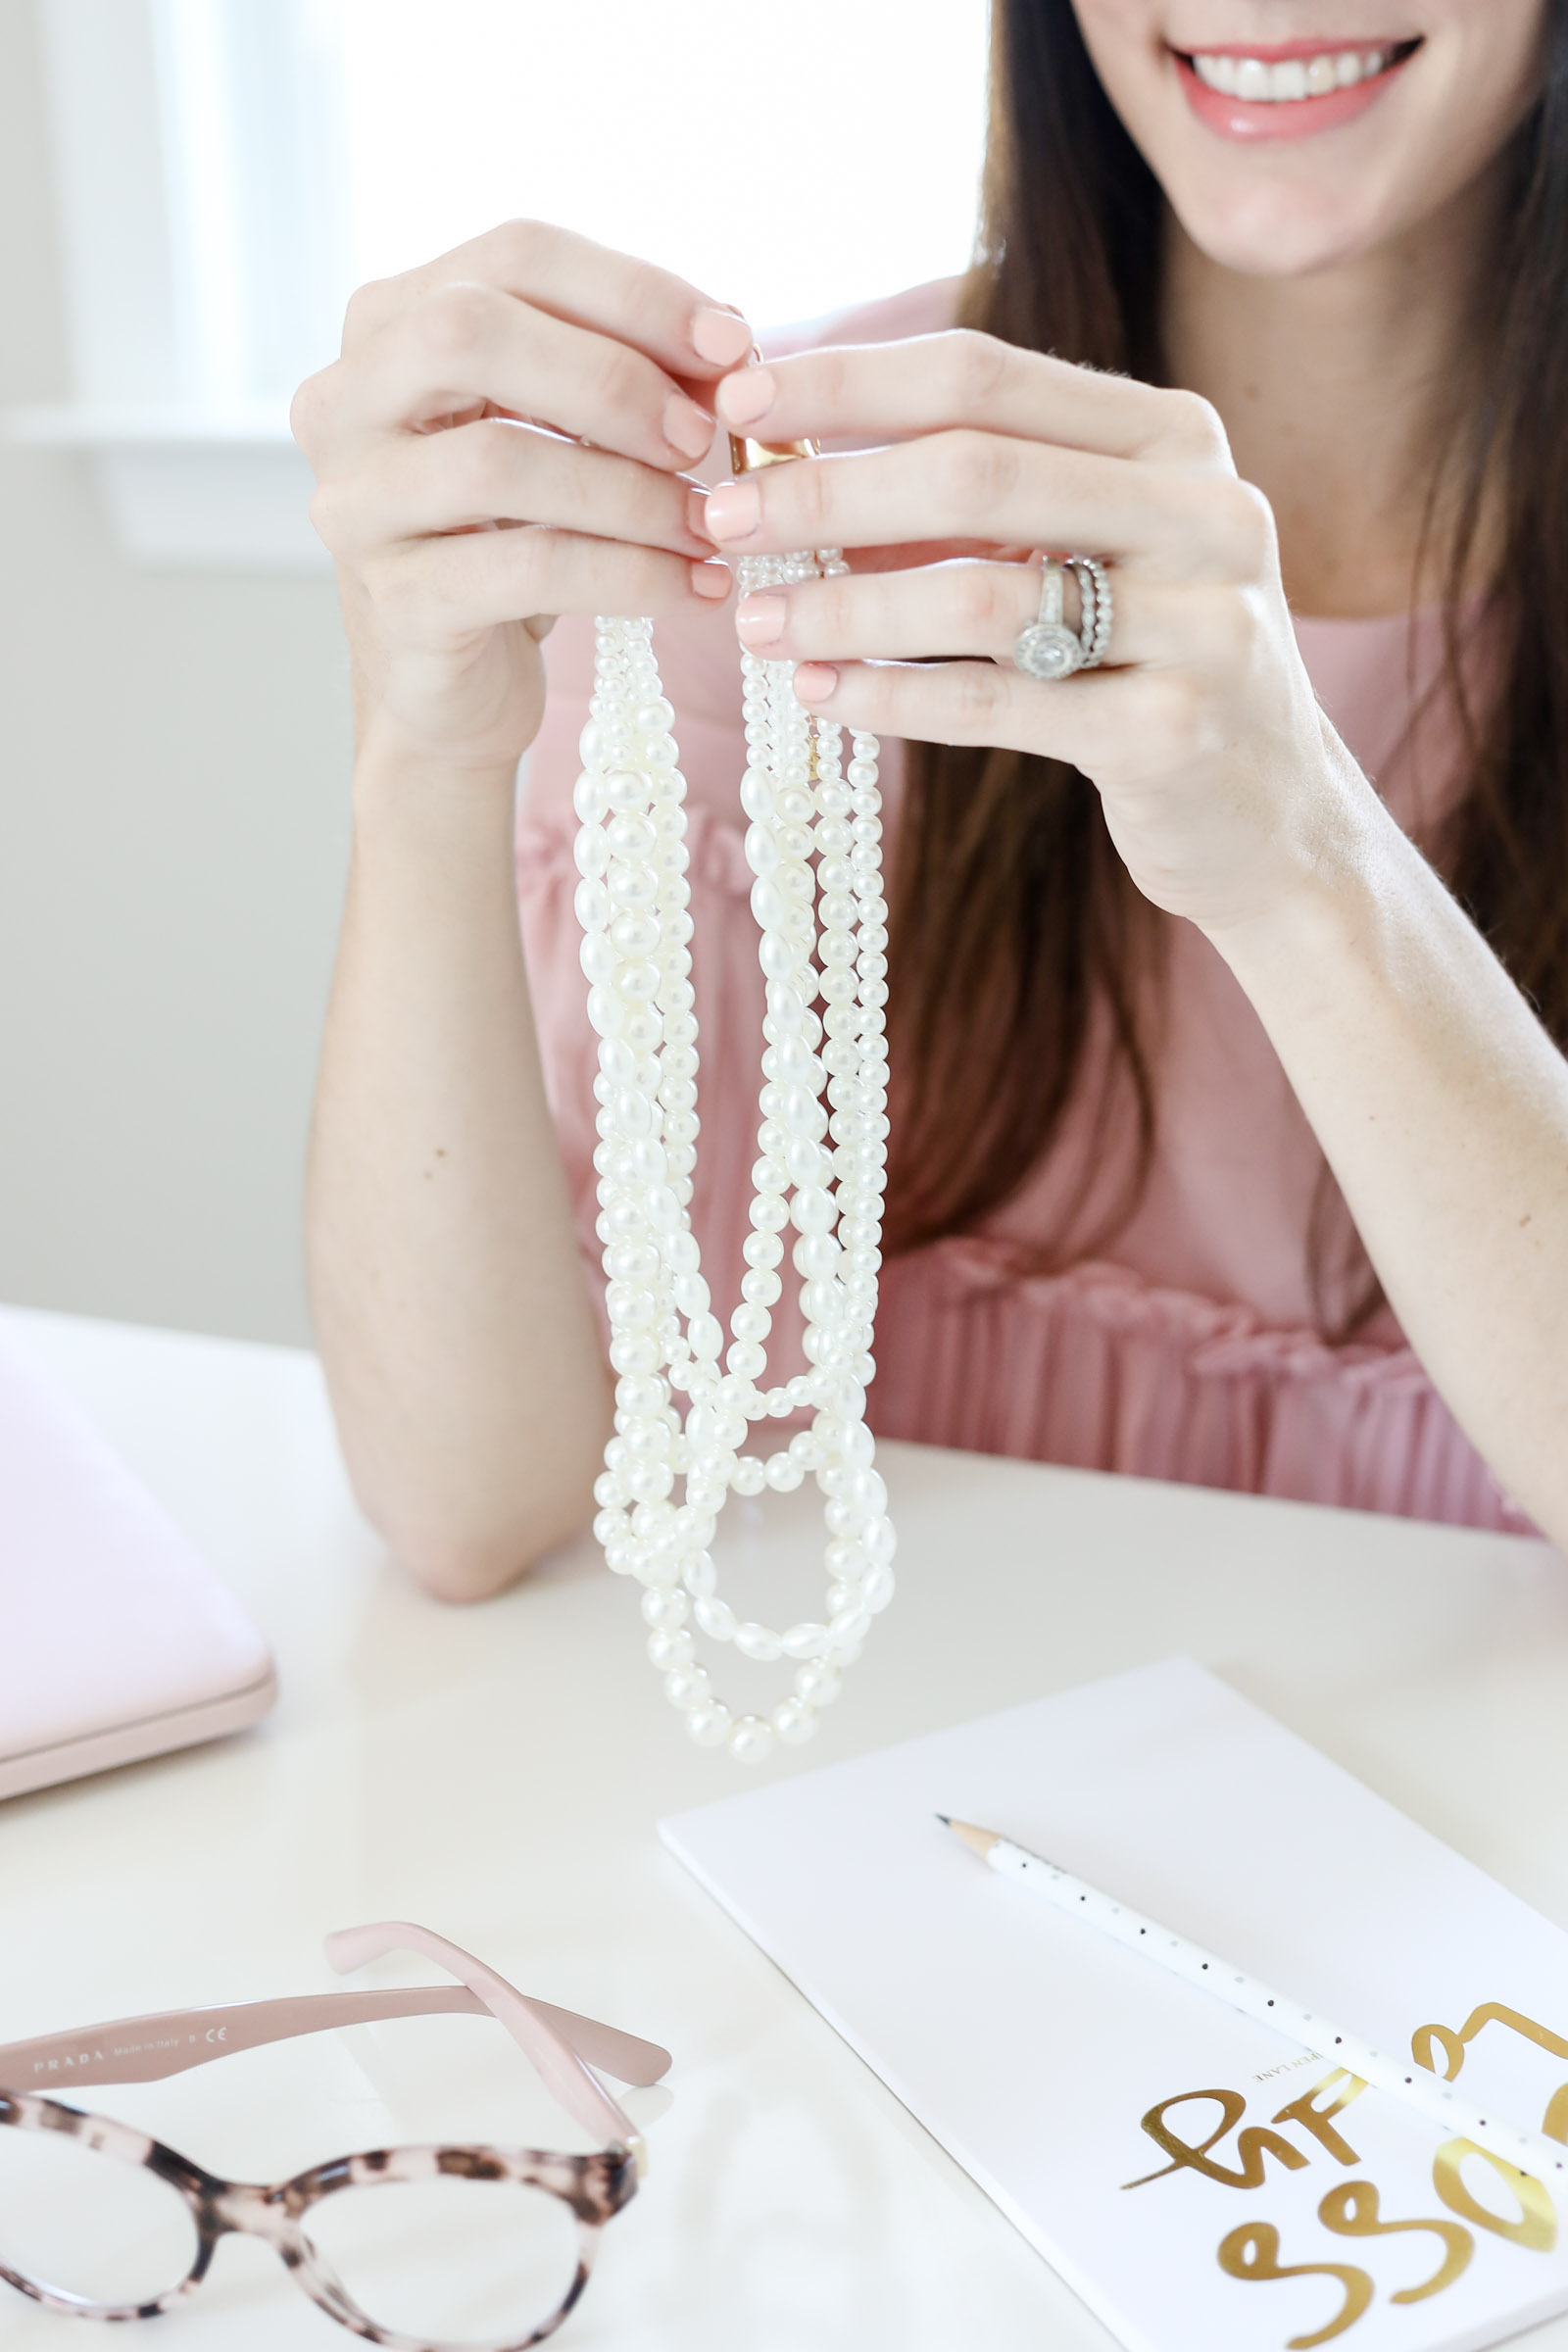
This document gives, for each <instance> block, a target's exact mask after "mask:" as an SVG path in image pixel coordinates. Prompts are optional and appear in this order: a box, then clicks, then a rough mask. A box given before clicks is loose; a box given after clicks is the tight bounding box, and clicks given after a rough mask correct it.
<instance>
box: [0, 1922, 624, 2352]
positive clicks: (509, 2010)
mask: <svg viewBox="0 0 1568 2352" xmlns="http://www.w3.org/2000/svg"><path fill="white" fill-rule="evenodd" d="M325 1950H326V1956H327V1959H328V1961H329V1962H330V1963H331V1965H332V1967H333V1968H335V1969H337V1970H338V1971H339V1972H340V1973H345V1972H347V1971H348V1970H350V1969H354V1968H359V1967H362V1966H363V1965H364V1964H365V1963H366V1962H367V1961H369V1960H375V1959H379V1958H380V1957H381V1956H382V1955H383V1954H384V1953H387V1952H391V1951H398V1950H403V1951H414V1952H418V1953H420V1954H422V1955H423V1957H424V1958H426V1959H429V1960H433V1961H435V1962H436V1963H437V1964H438V1965H439V1966H440V1967H442V1968H444V1969H446V1970H447V1971H448V1972H449V1973H450V1974H451V1975H452V1976H454V1977H456V1978H457V1980H458V1982H457V1983H456V1984H455V1985H420V1986H416V1987H411V1988H408V1989H394V1988H387V1989H384V1990H383V1989H376V1990H373V1991H367V1992H348V1991H345V1992H329V1993H305V1994H300V1995H296V1996H293V1997H290V1998H286V1999H282V2000H275V2001H246V2002H242V2003H240V2004H238V2005H237V2006H234V2007H229V2008H217V2009H190V2010H171V2011H169V2012H167V2013H161V2014H157V2015H154V2016H149V2017H137V2018H126V2019H122V2020H119V2021H116V2022H114V2023H112V2024H108V2025H101V2026H90V2027H85V2028H82V2029H79V2030H77V2031H76V2032H73V2033H69V2034H45V2035H43V2036H41V2037H39V2038H37V2039H35V2040H31V2041H19V2042H12V2043H9V2044H6V2045H3V2046H0V2084H4V2085H7V2086H8V2087H5V2088H0V2129H3V2128H6V2127H10V2128H12V2129H14V2130H17V2131H49V2132H59V2133H62V2134H64V2135H65V2136H66V2137H68V2138H71V2139H73V2140H75V2141H77V2142H78V2143H79V2144H81V2145H83V2146H84V2147H86V2148H88V2149H90V2150H91V2151H92V2152H93V2153H94V2154H96V2155H101V2156H105V2157H108V2158H110V2159H111V2160H118V2161H119V2162H121V2163H123V2164H129V2165H139V2166H142V2167H144V2168H145V2169H146V2170H147V2171H148V2172H150V2173H153V2174H154V2175H156V2176H157V2177H158V2178H159V2179H160V2180H164V2181H167V2182H168V2183H169V2185H170V2186H171V2187H172V2188H173V2189H175V2190H177V2191H178V2192H179V2194H180V2195H181V2196H182V2197H183V2198H184V2200H185V2202H186V2205H187V2207H188V2208H189V2211H190V2216H191V2221H192V2223H193V2225H194V2229H195V2235H196V2254H195V2259H194V2261H193V2262H192V2263H191V2266H190V2269H189V2270H188V2272H187V2273H186V2275H185V2277H184V2278H181V2279H179V2280H178V2281H177V2282H176V2283H175V2284H174V2285H172V2286H171V2287H170V2288H168V2289H167V2290H166V2291H165V2292H164V2293H162V2294H159V2295H157V2296H155V2297H153V2298H152V2299H150V2300H148V2301H145V2302H140V2303H102V2302H94V2301H92V2300H90V2299H89V2298H87V2297H85V2296H80V2295H76V2294H74V2293H72V2292H70V2291H68V2290H66V2289H63V2288H60V2287H57V2286H51V2285H47V2284H45V2283H43V2282H42V2281H40V2280H38V2279H35V2278H29V2277H28V2276H27V2275H26V2274H25V2272H23V2271H20V2270H17V2269H15V2268H13V2267H12V2266H11V2264H10V2263H9V2262H8V2261H7V2260H6V2250H5V2247H4V2244H3V2243H0V2279H4V2280H6V2281H7V2282H9V2284H10V2285H12V2286H14V2287H16V2288H18V2289H19V2290H20V2291H21V2292H22V2293H23V2294H25V2295H29V2296H31V2297H32V2299H33V2300H34V2301H35V2302H38V2303H41V2304H43V2305H44V2306H46V2308H48V2309H49V2310H52V2311H60V2312H66V2313H69V2314H71V2315H73V2316H74V2317H76V2318H79V2319H93V2320H113V2321H121V2320H143V2319H153V2318H156V2317H157V2315H158V2314H159V2313H160V2312H164V2311H168V2310H169V2309H171V2308H172V2306H173V2305H174V2304H176V2303H178V2302H179V2301H180V2299H181V2298H182V2297H183V2296H186V2295H188V2294H191V2293H192V2292H193V2291H194V2290H195V2288H196V2287H198V2286H199V2285H200V2284H201V2282H202V2280H203V2278H205V2277H206V2275H207V2272H208V2269H209V2267H210V2266H211V2263H212V2260H213V2255H214V2253H215V2251H216V2250H217V2246H218V2243H219V2240H220V2239H221V2238H222V2237H224V2236H227V2235H229V2234H240V2235H244V2236H251V2237H260V2238H263V2239H265V2240H266V2241H267V2243H268V2244H269V2245H270V2246H272V2247H273V2248H274V2249H275V2250H276V2252H277V2253H278V2254H279V2255H280V2256H281V2258H282V2260H283V2262H284V2264H285V2265H286V2267H287V2268H288V2270H289V2271H290V2272H291V2273H292V2274H293V2276H294V2277H295V2278H296V2279H297V2280H298V2282H299V2284H300V2285H301V2286H302V2287H303V2288H304V2290H305V2292H306V2293H307V2294H308V2295H309V2296H310V2297H311V2299H312V2301H313V2302H314V2303H316V2304H317V2305H319V2308H320V2309H321V2310H322V2311H324V2312H326V2313H327V2314H328V2315H329V2317H330V2318H332V2319H334V2320H337V2321H338V2322H340V2324H341V2325H342V2326H343V2327H348V2328H350V2329H351V2330H352V2331H353V2333H354V2334H356V2335H359V2336H363V2337H364V2338H365V2339H366V2340H367V2341H368V2342H369V2343H373V2344H382V2345H386V2346H388V2347H389V2352H448V2348H447V2347H446V2346H445V2345H444V2344H442V2343H439V2342H435V2341H432V2339H431V2338H430V2337H428V2336H425V2335H419V2336H414V2335H406V2334H402V2333H400V2332H398V2331H397V2330H396V2329H392V2328H389V2327H385V2326H384V2325H383V2324H382V2323H380V2322H379V2321H376V2320H373V2319H371V2318H370V2317H369V2315H368V2313H366V2312H364V2311H362V2310H361V2309H360V2308H359V2306H358V2305H357V2304H356V2303H355V2301H354V2300H353V2298H352V2297H351V2295H350V2294H349V2293H348V2291H347V2289H346V2288H345V2287H344V2285H343V2284H342V2282H341V2280H340V2279H339V2278H337V2276H336V2274H335V2272H334V2271H333V2269H332V2267H331V2265H330V2263H329V2262H328V2261H327V2259H326V2257H325V2256H324V2254H323V2253H322V2251H321V2249H320V2248H319V2246H318V2245H317V2244H316V2243H315V2242H314V2241H313V2239H312V2238H311V2236H310V2235H309V2233H308V2232H307V2230H306V2229H305V2228H304V2226H303V2223H304V2217H305V2216H306V2215H307V2214H308V2213H309V2212H310V2211H311V2210H312V2208H313V2207H315V2206H317V2205H319V2204H320V2202H321V2201H322V2200H323V2199H325V2198H327V2197H330V2196H333V2195H335V2194H336V2193H338V2192H340V2191H342V2190H344V2189H350V2188H372V2187H379V2186H381V2185H383V2184H386V2183H390V2182H411V2181H426V2180H438V2179H440V2178H442V2177H443V2176H446V2177H449V2178H455V2179H459V2180H480V2181H506V2182H513V2183H515V2184H517V2185H519V2186H522V2187H528V2188H534V2189H539V2190H543V2191H545V2192H546V2193H547V2194H549V2195H551V2196H553V2197H557V2198H559V2199H560V2200H561V2201H562V2202H563V2204H564V2205H565V2206H566V2207H568V2208H569V2210H570V2212H571V2214H572V2215H573V2217H574V2219H575V2224H576V2268H575V2272H574V2274H573V2276H572V2278H571V2280H570V2283H569V2284H568V2285H567V2287H566V2289H565V2292H564V2296H563V2298H562V2300H561V2302H560V2304H559V2306H558V2307H557V2308H556V2309H555V2310H554V2311H552V2312H551V2313H550V2314H549V2315H548V2317H546V2318H545V2319H543V2320H541V2321H540V2322H539V2323H538V2324H537V2325H536V2326H535V2327H532V2328H531V2329H530V2331H529V2332H528V2333H527V2334H524V2335H520V2336H512V2337H509V2338H507V2339H506V2340H505V2341H504V2342H497V2343H493V2344H492V2345H491V2346H490V2347H489V2352H526V2347H527V2346H529V2345H531V2344H537V2343H542V2342H543V2341H544V2339H545V2337H546V2336H548V2335H551V2334H553V2333H554V2331H555V2330H556V2328H558V2327H560V2326H561V2323H562V2321H563V2320H564V2319H565V2317H566V2316H567V2314H568V2313H569V2312H570V2311H571V2310H572V2308H573V2306H574V2305H575V2304H576V2303H577V2301H578V2300H579V2298H580V2297H581V2294H582V2291H583V2289H584V2287H585V2286H586V2285H587V2283H588V2277H589V2273H590V2270H591V2268H592V2265H593V2258H594V2255H595V2252H596V2251H597V2248H598V2242H599V2234H600V2231H601V2230H602V2229H604V2227H605V2224H606V2223H607V2222H609V2221H611V2220H612V2219H613V2217H614V2215H615V2214H617V2213H619V2212H620V2211H621V2209H622V2207H623V2206H625V2205H627V2204H628V2203H629V2202H630V2200H631V2199H632V2197H633V2196H634V2195H635V2194H636V2191H637V2183H638V2180H639V2179H640V2177H641V2175H642V2173H643V2171H644V2170H645V2169H646V2161H647V2160H646V2155H645V2151H644V2147H643V2142H642V2137H641V2134H640V2133H639V2132H638V2131H637V2130H636V2127H635V2126H634V2125H633V2123H632V2122H631V2119H630V2117H629V2116H627V2115H626V2113H625V2111H624V2110H623V2109H622V2108H621V2107H620V2105H619V2104H618V2102H617V2101H616V2100H615V2099H614V2098H613V2097H612V2095H611V2093H610V2092H609V2091H608V2090H607V2089H606V2087H605V2085H604V2083H603V2082H601V2080H600V2076H599V2072H598V2071H596V2070H599V2069H602V2070H603V2071H604V2072H605V2073H606V2074H610V2075H613V2076H614V2077H615V2079H616V2080H617V2081H619V2082H632V2083H638V2084H644V2083H651V2082H658V2081H659V2080H660V2079H661V2077H662V2076H663V2075H664V2074H665V2073H667V2071H668V2069H669V2066H670V2063H671V2061H670V2056H669V2052H668V2051H667V2050H662V2049H661V2048H659V2046H658V2045H657V2043H654V2042H649V2041H642V2040H639V2039H638V2038H637V2036H636V2035H635V2034H622V2033H620V2032H618V2031H617V2030H616V2029H615V2028H614V2027H613V2026H603V2025H599V2024H596V2023H595V2021H594V2020H593V2019H592V2018H586V2017H578V2016H575V2015H574V2014H573V2013H572V2012H571V2011H570V2010H568V2009H558V2008H555V2007H553V2006H552V2005H551V2004H550V2003H549V2002H547V2001H538V2000H534V1999H532V1998H530V1997H529V1996H528V1995H527V1994H525V1993H521V1992H518V1991H517V1989H516V1987H515V1985H509V1984H508V1982H507V1980H506V1979H505V1978H504V1977H501V1976H498V1975H497V1974H496V1972H495V1970H494V1969H492V1968H488V1967H487V1966H486V1965H485V1963H484V1962H483V1961H481V1960H476V1959H475V1958H474V1957H473V1956H472V1954H471V1953H468V1952H466V1951H463V1950H462V1949H461V1948H460V1947H459V1946H458V1945H457V1944H455V1943H449V1942H448V1940H447V1938H446V1937H445V1936H437V1935H435V1934H434V1933H433V1932H432V1931H431V1930H430V1929H428V1928H421V1927H417V1926H415V1925H413V1924H412V1923H411V1922H409V1921H406V1920H388V1921H382V1922H379V1923H377V1924H375V1925H373V1926H368V1927H363V1928H345V1929H341V1930H340V1931H339V1932H338V1933H336V1934H335V1935H331V1936H327V1937H326V1938H325ZM453 2014H457V2015H467V2016H485V2015H489V2016H491V2017H494V2018H495V2019H497V2020H498V2021H499V2023H500V2024H501V2025H503V2026H504V2027H505V2028H506V2030H507V2032H508V2033H509V2034H511V2036H512V2038H513V2040H514V2041H515V2043H516V2044H517V2047H518V2048H519V2049H520V2050H521V2051H522V2053H523V2055H524V2056H525V2057H526V2058H527V2059H528V2060H529V2061H530V2063H531V2064H532V2065H533V2066H534V2067H535V2069H536V2070H537V2072H538V2073H539V2075H540V2077H541V2079H542V2080H543V2082H544V2083H545V2085H546V2087H547V2088H548V2089H549V2090H550V2092H551V2093H552V2094H553V2096H554V2097H555V2098H556V2100H557V2101H558V2103H559V2104H560V2105H561V2106H562V2107H563V2108H564V2111H565V2112H566V2113H567V2114H568V2115H569V2116H570V2117H571V2118H572V2120H573V2122H574V2123H576V2124H579V2125H580V2126H581V2127H582V2128H583V2129H584V2130H585V2131H588V2132H590V2133H591V2134H592V2135H593V2136H594V2137H595V2138H596V2139H599V2140H602V2141H604V2142H605V2143H606V2144H605V2145H604V2146H603V2147H601V2148H600V2149H598V2150H597V2151H595V2152H594V2153H593V2154H590V2155H569V2154H563V2153H559V2152H556V2151H553V2150H548V2149H538V2148H505V2147H495V2146H490V2145H488V2144H480V2145H468V2146H446V2145H438V2144H433V2145H429V2146H419V2147H402V2148H376V2149H368V2150H364V2151H362V2152H360V2153H358V2154H355V2155H350V2156H340V2157H337V2158H334V2159H333V2160H331V2161H330V2162H328V2163H325V2164H319V2165H315V2166H313V2167H312V2168H311V2169H310V2170H309V2171H308V2172H304V2173H300V2174H297V2175H296V2176H295V2177H294V2178H293V2179H292V2180H281V2181H276V2182H273V2183H271V2184H270V2185H267V2184H261V2183H256V2182H250V2181H236V2180H220V2179H219V2178H218V2176H217V2175H216V2174H213V2173H209V2172H207V2171H205V2170H204V2168H203V2167H202V2166H200V2165H198V2164H194V2163H192V2162H191V2161H190V2160H189V2158H187V2157H184V2156H181V2155H180V2154H179V2153H178V2152H177V2150H175V2149H173V2148H170V2147H166V2146H164V2145H163V2144H162V2143H161V2142H160V2141H158V2140H155V2139H151V2138H149V2137H148V2136H147V2134H146V2133H145V2132H143V2131H137V2130H135V2129H133V2128H132V2127H131V2126H129V2125H126V2124H122V2123H118V2122H115V2121H114V2120H112V2119H111V2118H109V2117H106V2116H97V2115H90V2114H86V2113H84V2112H83V2111H82V2110H81V2109H79V2108H77V2107H74V2106H68V2105H66V2104H64V2103H63V2102H62V2101H60V2100H58V2099H56V2098H55V2097H54V2096H52V2095H50V2094H52V2093H53V2091H54V2090H55V2088H56V2087H57V2086H62V2087H63V2086H64V2084H65V2083H68V2082H69V2083H70V2085H71V2086H72V2087H73V2089H74V2088H75V2087H77V2086H78V2085H79V2086H86V2085H88V2084H91V2083H105V2082H161V2081H163V2080H165V2079H166V2078H167V2077H169V2076H171V2075H176V2074H181V2073H184V2072H185V2071H186V2070H187V2069H189V2068H191V2067H196V2066H205V2065H208V2064H209V2063H211V2061H213V2060H214V2059H217V2058H223V2057H227V2056H230V2055H231V2054H232V2053H233V2052H235V2051H236V2050H247V2049H257V2048H260V2047H261V2046H262V2045H263V2044H265V2043H267V2042H272V2041H283V2040H287V2039H290V2038H292V2037H293V2036H294V2035H296V2034H319V2033H322V2032H325V2031H327V2030H328V2029H330V2028H333V2027H341V2026H351V2025H369V2024H374V2023H378V2022H380V2021H382V2020H385V2019H389V2018H401V2017H434V2016H445V2015H453ZM44 2084H47V2090H46V2089H45V2088H44V2087H43V2085H44ZM464 2352H472V2345H471V2342H468V2343H466V2344H465V2346H464Z"/></svg>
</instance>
